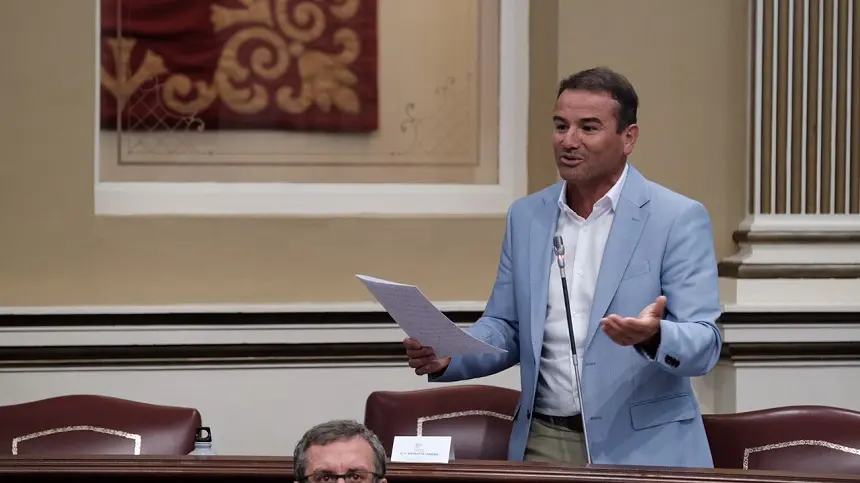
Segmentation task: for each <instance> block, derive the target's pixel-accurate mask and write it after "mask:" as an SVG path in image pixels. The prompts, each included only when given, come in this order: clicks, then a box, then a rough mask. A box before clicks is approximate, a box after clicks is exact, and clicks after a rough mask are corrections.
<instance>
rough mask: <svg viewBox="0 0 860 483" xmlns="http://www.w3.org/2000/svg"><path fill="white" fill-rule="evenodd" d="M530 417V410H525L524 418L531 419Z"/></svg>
mask: <svg viewBox="0 0 860 483" xmlns="http://www.w3.org/2000/svg"><path fill="white" fill-rule="evenodd" d="M531 418H532V412H531V411H528V410H526V419H531Z"/></svg>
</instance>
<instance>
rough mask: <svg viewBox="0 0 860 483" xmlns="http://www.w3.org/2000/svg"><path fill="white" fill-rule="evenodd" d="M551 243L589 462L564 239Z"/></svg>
mask: <svg viewBox="0 0 860 483" xmlns="http://www.w3.org/2000/svg"><path fill="white" fill-rule="evenodd" d="M552 245H553V249H554V250H555V258H556V262H557V263H558V271H559V273H560V274H561V292H562V294H563V295H564V312H565V315H566V316H567V333H568V335H569V336H570V352H571V355H572V356H573V374H574V377H575V378H576V398H577V402H579V414H580V416H581V417H582V434H583V438H584V439H585V456H586V458H587V460H588V463H589V464H591V450H590V449H589V448H588V424H587V423H586V419H585V407H583V405H582V386H581V385H580V382H579V355H578V354H577V352H576V339H574V337H573V319H572V318H571V315H570V295H569V293H568V291H567V275H566V274H565V268H564V267H565V264H564V241H563V240H562V238H561V235H556V236H554V237H553V239H552Z"/></svg>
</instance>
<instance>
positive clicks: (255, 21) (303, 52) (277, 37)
mask: <svg viewBox="0 0 860 483" xmlns="http://www.w3.org/2000/svg"><path fill="white" fill-rule="evenodd" d="M240 2H241V3H242V5H243V8H229V7H225V6H223V5H217V4H214V5H211V7H210V11H211V15H210V21H211V24H212V28H213V30H214V31H215V32H216V33H217V32H221V31H225V30H227V29H236V28H238V29H239V30H238V31H237V32H236V33H234V34H233V35H232V36H230V37H229V39H228V40H227V41H226V42H225V43H224V45H223V48H222V50H221V53H220V57H219V60H218V63H217V67H216V69H215V73H214V75H213V78H212V79H211V81H209V82H207V81H202V80H197V81H193V80H192V79H191V78H190V77H189V76H187V75H186V74H183V73H172V74H171V73H170V72H169V70H168V68H167V67H166V66H165V61H164V58H163V57H162V56H160V55H159V54H158V53H157V52H152V51H151V50H147V51H146V52H145V54H144V56H143V59H144V60H143V62H142V63H140V65H138V66H137V68H136V70H134V71H133V72H132V70H131V61H130V59H131V53H132V51H133V49H134V48H135V45H136V42H137V39H134V38H125V37H120V38H113V39H108V46H109V48H110V50H111V53H112V55H113V59H114V62H115V63H114V65H116V66H117V67H116V77H114V76H112V75H111V73H110V72H108V70H107V69H105V68H104V66H102V69H101V83H102V85H103V86H104V88H105V89H106V90H108V91H109V92H110V93H111V94H112V95H113V96H114V97H115V98H116V99H117V103H118V106H119V107H120V110H121V109H122V106H123V105H124V103H125V101H126V100H127V99H128V98H129V97H130V96H131V95H132V94H134V93H135V92H136V91H137V90H138V89H140V88H141V86H143V85H144V84H145V83H147V82H148V81H150V80H154V79H157V78H158V77H159V76H162V75H168V76H167V78H166V79H165V80H163V81H159V84H160V87H161V96H162V98H163V101H164V105H165V106H167V107H168V108H169V109H171V110H173V111H175V112H177V113H179V114H183V115H195V114H197V113H200V112H201V111H204V110H205V109H207V108H209V107H210V106H211V105H212V103H213V102H215V101H216V100H218V99H220V101H221V102H222V103H223V104H224V105H225V106H227V107H228V108H229V109H231V110H232V111H234V112H236V113H239V114H255V113H259V112H260V111H262V110H263V109H265V108H267V107H268V106H269V105H270V103H271V102H273V101H274V102H275V104H276V105H277V106H278V108H280V109H281V110H282V111H284V112H287V113H290V114H299V113H303V112H305V111H306V110H308V109H309V108H311V107H312V106H317V107H318V108H319V109H320V110H322V111H323V112H326V113H328V112H330V111H331V110H332V108H335V109H338V110H340V111H342V112H345V113H351V114H358V113H359V112H361V109H362V103H361V100H360V99H359V96H358V95H357V94H356V91H355V90H354V88H353V87H354V86H355V85H356V83H357V82H358V77H357V76H356V74H355V73H354V72H353V71H352V70H350V65H351V64H353V63H354V62H355V60H356V59H357V58H358V56H359V53H360V52H361V39H360V36H359V34H358V33H357V32H356V31H355V30H353V29H351V28H346V27H343V28H339V29H337V30H335V31H334V32H333V33H332V38H331V43H332V44H333V45H335V46H336V47H338V48H339V49H340V51H339V52H337V53H334V54H332V53H328V52H323V51H320V50H315V49H312V48H309V47H308V44H310V43H312V42H314V41H316V40H318V39H320V37H321V36H322V35H323V34H324V33H325V31H326V26H327V14H326V10H327V11H328V13H329V14H331V15H332V16H333V17H335V18H337V19H340V20H348V19H350V18H351V17H354V16H355V15H356V13H357V12H358V10H359V7H360V0H327V1H323V0H304V1H299V2H296V1H290V0H240ZM252 41H254V43H255V44H257V46H256V47H255V48H254V49H253V50H252V52H251V55H250V57H249V58H248V59H249V60H248V62H247V65H245V64H243V63H242V62H241V61H240V59H241V57H240V55H239V51H240V49H242V48H243V47H244V46H245V45H246V44H248V43H249V42H252ZM260 44H262V45H260ZM291 66H294V68H295V69H298V72H297V74H298V78H299V79H300V87H299V88H298V89H294V88H293V87H292V86H289V85H282V86H280V87H279V88H278V89H277V90H276V91H275V92H274V96H272V95H271V94H270V93H269V91H267V89H266V88H265V87H264V86H263V85H261V84H260V83H258V82H255V81H254V79H261V80H267V81H277V80H278V79H280V78H282V77H283V76H285V75H286V74H287V73H288V72H289V69H290V67H291ZM270 97H274V99H272V98H270Z"/></svg>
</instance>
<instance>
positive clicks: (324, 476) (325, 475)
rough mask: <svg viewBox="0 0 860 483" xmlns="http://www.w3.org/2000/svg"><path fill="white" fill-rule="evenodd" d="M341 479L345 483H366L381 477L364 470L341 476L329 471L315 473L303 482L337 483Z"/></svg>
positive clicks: (349, 472)
mask: <svg viewBox="0 0 860 483" xmlns="http://www.w3.org/2000/svg"><path fill="white" fill-rule="evenodd" d="M341 478H343V481H345V482H346V483H350V482H352V483H366V482H371V481H375V480H376V479H378V478H382V477H381V476H380V475H377V474H376V473H373V472H371V471H364V470H352V471H348V472H346V473H345V474H342V475H339V474H336V473H332V472H331V471H315V472H313V473H311V474H310V475H308V476H306V477H304V479H303V481H305V482H310V483H337V482H338V480H340V479H341Z"/></svg>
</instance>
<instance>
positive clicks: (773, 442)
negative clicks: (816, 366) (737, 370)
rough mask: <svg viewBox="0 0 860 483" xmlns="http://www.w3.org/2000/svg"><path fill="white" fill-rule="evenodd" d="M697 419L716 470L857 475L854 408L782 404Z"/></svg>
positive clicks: (859, 457) (859, 435)
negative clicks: (704, 431) (705, 435)
mask: <svg viewBox="0 0 860 483" xmlns="http://www.w3.org/2000/svg"><path fill="white" fill-rule="evenodd" d="M703 419H704V423H705V430H706V431H707V433H708V440H709V442H710V445H711V453H712V455H713V458H714V466H716V467H717V468H741V469H755V470H779V471H802V472H818V473H853V474H860V412H855V411H850V410H847V409H839V408H833V407H827V406H786V407H779V408H771V409H764V410H759V411H749V412H742V413H735V414H707V415H704V416H703Z"/></svg>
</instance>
